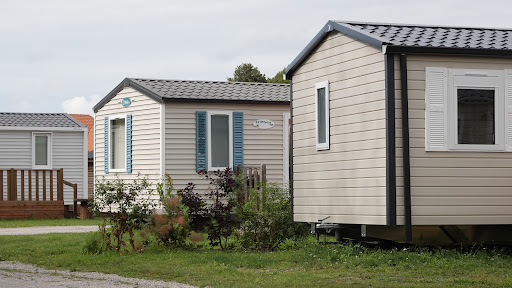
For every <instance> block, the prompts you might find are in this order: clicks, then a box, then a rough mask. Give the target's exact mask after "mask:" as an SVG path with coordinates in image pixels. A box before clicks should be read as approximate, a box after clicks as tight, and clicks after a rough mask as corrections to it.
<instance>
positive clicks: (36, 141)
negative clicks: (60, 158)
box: [32, 132, 52, 169]
mask: <svg viewBox="0 0 512 288" xmlns="http://www.w3.org/2000/svg"><path fill="white" fill-rule="evenodd" d="M32 168H33V169H51V168H52V133H51V132H47V133H39V132H34V133H32Z"/></svg>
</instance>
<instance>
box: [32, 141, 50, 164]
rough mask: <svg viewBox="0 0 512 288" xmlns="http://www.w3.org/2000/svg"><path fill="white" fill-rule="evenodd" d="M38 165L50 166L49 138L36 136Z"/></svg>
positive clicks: (36, 160)
mask: <svg viewBox="0 0 512 288" xmlns="http://www.w3.org/2000/svg"><path fill="white" fill-rule="evenodd" d="M35 142H36V145H35V146H36V159H35V162H36V165H48V136H35Z"/></svg>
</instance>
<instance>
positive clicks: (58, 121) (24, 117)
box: [0, 112, 85, 128]
mask: <svg viewBox="0 0 512 288" xmlns="http://www.w3.org/2000/svg"><path fill="white" fill-rule="evenodd" d="M0 126H4V127H5V126H7V127H48V128H55V127H66V128H68V127H70V128H72V127H85V126H84V125H83V124H81V123H80V122H78V121H77V120H75V119H74V118H73V117H71V116H69V115H68V114H67V113H7V112H0Z"/></svg>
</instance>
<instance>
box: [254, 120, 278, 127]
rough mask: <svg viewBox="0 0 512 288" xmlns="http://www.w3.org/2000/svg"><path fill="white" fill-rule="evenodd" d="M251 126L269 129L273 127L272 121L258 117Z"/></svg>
mask: <svg viewBox="0 0 512 288" xmlns="http://www.w3.org/2000/svg"><path fill="white" fill-rule="evenodd" d="M252 126H255V127H258V128H259V129H270V128H272V127H274V121H272V120H268V119H260V120H256V121H254V122H253V123H252Z"/></svg>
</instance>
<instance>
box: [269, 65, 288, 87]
mask: <svg viewBox="0 0 512 288" xmlns="http://www.w3.org/2000/svg"><path fill="white" fill-rule="evenodd" d="M285 69H286V68H283V70H281V71H279V72H277V74H276V76H274V77H273V78H267V83H281V84H290V80H284V78H283V76H284V71H285Z"/></svg>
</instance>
